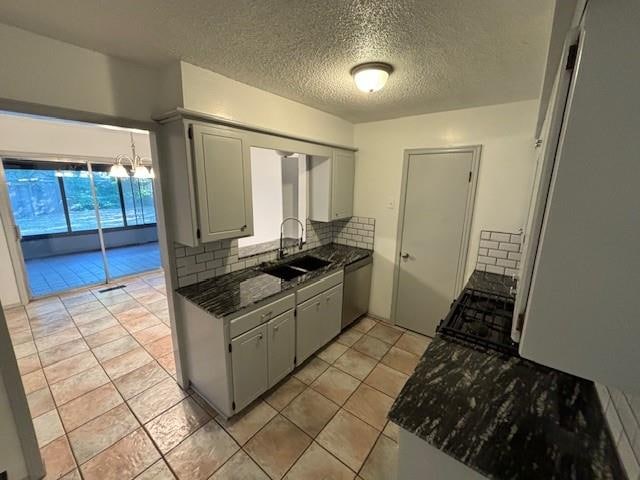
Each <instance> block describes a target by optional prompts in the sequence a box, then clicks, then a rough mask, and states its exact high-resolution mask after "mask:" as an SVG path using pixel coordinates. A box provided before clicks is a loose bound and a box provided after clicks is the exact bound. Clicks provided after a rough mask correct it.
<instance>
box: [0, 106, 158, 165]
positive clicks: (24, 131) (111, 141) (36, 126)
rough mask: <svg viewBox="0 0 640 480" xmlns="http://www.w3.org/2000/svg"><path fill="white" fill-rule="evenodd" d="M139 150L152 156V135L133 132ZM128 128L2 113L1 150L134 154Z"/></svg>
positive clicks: (0, 126) (62, 155) (57, 153)
mask: <svg viewBox="0 0 640 480" xmlns="http://www.w3.org/2000/svg"><path fill="white" fill-rule="evenodd" d="M133 138H134V141H135V142H136V152H137V153H138V154H139V155H140V156H142V157H148V158H150V157H151V147H150V144H149V134H148V133H147V132H144V131H142V130H140V131H135V132H134V137H133ZM130 144H131V141H130V139H129V130H124V129H121V128H115V127H108V126H105V127H99V126H96V125H92V124H88V123H79V122H66V121H58V120H51V119H45V118H41V117H35V116H22V115H13V114H3V113H0V153H1V154H3V155H9V154H11V152H16V153H18V152H23V153H25V154H30V153H33V154H40V155H54V156H59V157H65V156H74V155H77V156H92V157H103V158H114V157H115V156H116V155H118V154H120V153H124V154H127V155H131V147H130Z"/></svg>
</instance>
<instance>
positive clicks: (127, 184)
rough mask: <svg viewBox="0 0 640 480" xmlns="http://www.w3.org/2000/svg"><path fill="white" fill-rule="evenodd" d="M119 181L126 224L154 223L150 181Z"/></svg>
mask: <svg viewBox="0 0 640 480" xmlns="http://www.w3.org/2000/svg"><path fill="white" fill-rule="evenodd" d="M120 180H121V184H122V196H123V198H124V211H125V214H126V218H127V224H129V225H144V224H150V223H156V209H155V204H154V201H153V183H152V181H151V180H150V179H148V178H122V179H120Z"/></svg>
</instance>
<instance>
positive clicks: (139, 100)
mask: <svg viewBox="0 0 640 480" xmlns="http://www.w3.org/2000/svg"><path fill="white" fill-rule="evenodd" d="M0 62H1V64H2V75H0V98H2V99H6V100H15V101H22V102H29V103H36V104H42V105H47V106H50V107H59V108H66V109H73V110H80V111H83V112H91V113H98V114H102V115H109V116H114V117H122V118H129V119H134V120H142V121H149V118H150V116H151V114H152V113H153V112H154V111H157V110H158V109H159V108H162V106H161V96H160V95H158V92H159V87H160V83H159V81H158V72H156V71H155V70H153V69H150V68H147V67H144V66H141V65H137V64H135V63H131V62H127V61H124V60H121V59H117V58H114V57H109V56H107V55H103V54H101V53H97V52H94V51H91V50H87V49H84V48H80V47H76V46H74V45H70V44H68V43H64V42H60V41H57V40H52V39H50V38H47V37H43V36H40V35H35V34H33V33H30V32H27V31H25V30H21V29H18V28H14V27H10V26H8V25H3V24H0Z"/></svg>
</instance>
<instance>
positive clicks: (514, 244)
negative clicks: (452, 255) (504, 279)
mask: <svg viewBox="0 0 640 480" xmlns="http://www.w3.org/2000/svg"><path fill="white" fill-rule="evenodd" d="M520 239H521V236H520V234H517V233H509V232H495V231H491V230H482V231H481V232H480V247H479V248H478V260H477V262H476V269H477V270H481V271H486V272H492V273H498V274H501V275H509V276H516V275H518V271H519V269H520V249H521V245H520Z"/></svg>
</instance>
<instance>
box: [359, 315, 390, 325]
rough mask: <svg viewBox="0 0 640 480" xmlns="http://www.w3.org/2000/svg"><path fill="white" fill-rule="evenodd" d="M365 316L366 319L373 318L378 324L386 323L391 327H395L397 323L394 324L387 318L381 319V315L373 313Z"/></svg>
mask: <svg viewBox="0 0 640 480" xmlns="http://www.w3.org/2000/svg"><path fill="white" fill-rule="evenodd" d="M364 316H365V317H369V318H373V319H374V320H376V321H378V322H384V323H388V324H389V325H395V323H394V322H392V321H391V319H390V318H385V317H381V316H379V315H374V314H373V313H366V314H365V315H364Z"/></svg>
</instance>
